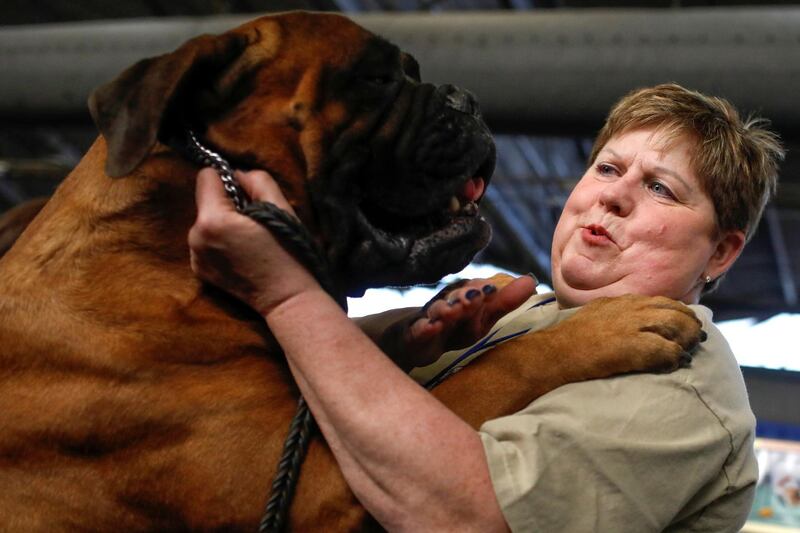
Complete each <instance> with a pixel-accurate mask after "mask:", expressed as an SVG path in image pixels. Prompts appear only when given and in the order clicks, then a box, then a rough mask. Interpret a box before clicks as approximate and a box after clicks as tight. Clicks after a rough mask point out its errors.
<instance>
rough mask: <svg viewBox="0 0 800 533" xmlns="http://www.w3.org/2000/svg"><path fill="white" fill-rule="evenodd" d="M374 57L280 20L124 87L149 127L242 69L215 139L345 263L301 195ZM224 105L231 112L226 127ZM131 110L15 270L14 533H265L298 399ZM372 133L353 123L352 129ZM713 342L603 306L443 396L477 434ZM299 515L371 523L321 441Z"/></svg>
mask: <svg viewBox="0 0 800 533" xmlns="http://www.w3.org/2000/svg"><path fill="white" fill-rule="evenodd" d="M370 39H372V37H371V36H370V34H368V33H367V32H365V31H364V30H362V29H361V28H359V27H357V26H356V25H354V24H352V23H350V22H349V21H347V20H346V19H343V18H340V17H337V16H311V15H303V14H294V15H284V16H280V17H273V18H263V19H259V20H257V21H254V22H253V23H250V24H248V25H246V26H244V27H242V28H239V29H237V30H234V31H232V32H229V33H228V34H225V35H223V36H221V37H216V38H212V37H204V38H200V39H198V40H195V41H192V42H190V43H188V44H187V45H186V46H185V47H184V49H183V52H181V53H176V54H175V55H174V56H170V57H169V61H168V62H166V63H164V66H163V68H162V69H161V70H160V71H155V70H153V69H145V68H140V69H139V70H136V68H134V70H133V71H129V72H128V74H123V78H124V77H125V76H126V75H127V76H129V78H130V80H134V79H135V78H136V77H137V76H139V77H141V76H144V77H148V76H150V77H152V79H149V81H148V82H147V85H146V89H147V91H145V92H142V93H141V94H138V95H137V98H142V99H143V100H142V101H140V102H138V104H137V105H138V112H147V113H154V114H156V115H159V114H163V113H165V109H166V106H167V105H168V103H163V105H161V103H159V102H157V101H155V100H158V98H156V96H158V95H159V94H160V93H158V91H162V93H163V94H169V95H173V94H177V93H176V91H183V92H186V87H184V86H181V87H179V88H177V89H176V87H175V85H176V84H179V85H180V84H186V83H189V82H187V81H186V79H183V80H177V81H176V80H175V79H174V78H171V74H170V73H171V72H173V71H175V70H176V69H182V68H183V69H185V68H188V67H187V66H186V64H178V63H181V62H183V63H188V64H191V65H196V64H198V63H203V64H204V65H205V66H207V68H209V69H217V70H219V68H218V65H219V64H225V65H231V64H232V65H233V67H232V68H226V69H222V70H221V71H223V72H224V75H223V77H222V78H221V80H219V82H218V83H217V84H216V86H215V87H214V90H213V91H210V92H208V94H201V95H200V96H199V97H198V98H196V99H195V100H194V104H195V105H196V107H195V108H194V109H195V110H198V109H199V110H200V111H202V112H203V113H206V116H207V117H210V118H209V119H208V123H207V130H206V134H205V135H206V138H207V139H209V140H210V141H211V142H212V143H213V144H214V145H215V146H217V147H219V148H220V149H222V150H224V151H225V152H226V153H228V154H234V155H237V156H238V157H239V158H240V159H249V161H251V162H252V163H253V164H254V165H258V166H264V167H267V168H269V169H270V171H271V172H272V173H273V174H274V175H275V176H277V177H278V178H279V180H280V183H281V184H282V186H283V188H284V191H285V193H286V195H287V197H288V198H289V199H290V201H291V203H292V205H293V206H294V208H295V210H296V212H297V213H298V214H299V215H300V217H301V218H302V219H303V221H304V223H305V224H307V226H308V227H309V228H310V229H311V230H312V232H314V234H315V235H317V236H318V237H319V240H320V243H321V244H322V245H323V246H329V244H328V243H327V242H326V240H328V239H330V233H329V232H326V231H325V229H326V228H325V227H323V226H324V225H325V221H324V220H321V219H320V217H319V216H318V214H317V213H315V212H314V211H313V210H312V205H311V202H310V200H309V198H308V197H307V195H308V190H307V184H306V180H307V176H319V175H320V174H321V173H320V172H319V167H320V166H321V165H323V164H324V160H325V158H326V157H327V154H328V152H329V151H330V147H331V141H330V139H331V138H332V136H334V135H338V134H340V133H337V132H341V131H342V130H343V129H344V125H345V123H347V120H349V119H350V118H351V117H350V116H349V115H348V113H349V111H348V110H347V109H346V108H345V107H344V106H343V105H341V104H340V103H338V102H336V101H330V100H325V99H324V98H323V97H322V96H323V95H320V94H319V91H320V87H321V85H320V83H321V82H320V79H321V77H322V76H323V73H325V72H330V71H336V70H337V69H338V70H346V69H350V68H352V65H351V62H352V58H354V57H358V56H359V54H361V53H362V49H363V47H365V46H366V45H367V43H368V42H369V41H370ZM330 43H336V46H331V45H330ZM237 46H238V47H242V46H243V47H244V50H243V51H241V50H240V51H239V52H237V53H234V52H233V49H234V48H236V47H237ZM187 50H190V52H191V53H188V52H187ZM287 50H291V54H289V53H286V51H287ZM234 56H235V59H231V58H232V57H234ZM244 72H246V73H247V75H246V78H247V83H242V79H243V78H242V76H243V74H242V73H244ZM190 82H192V80H190ZM126 83H128V82H126ZM116 87H118V85H117V86H116ZM154 94H155V95H156V96H154ZM129 96H130V95H128V97H129ZM115 99H116V100H115ZM220 99H227V100H226V101H234V102H235V105H234V107H233V110H232V111H231V112H228V113H221V112H219V109H218V108H217V107H215V106H217V101H218V100H220ZM121 100H124V99H123V98H122V97H121V96H120V97H118V98H117V97H115V96H113V95H112V96H109V95H108V94H106V95H105V102H109V101H116V102H117V104H118V105H117V107H115V108H113V109H111V110H105V111H104V110H102V109H98V106H100V105H101V103H99V102H98V101H97V100H95V101H94V104H93V105H94V107H95V115H96V117H97V116H99V120H98V122H99V123H100V126H101V129H102V130H103V131H104V134H105V138H103V137H101V138H99V139H98V140H97V141H96V142H95V144H94V145H93V146H92V147H91V149H90V150H89V152H88V153H87V155H86V156H85V157H84V159H83V160H82V161H81V162H80V164H79V165H78V166H77V167H76V168H75V170H74V171H73V172H72V173H71V174H70V175H69V177H68V178H67V179H66V181H65V182H64V183H63V184H62V185H61V186H60V188H59V189H58V191H57V192H56V193H55V195H54V196H53V198H52V200H51V201H50V202H49V203H48V204H47V205H46V206H45V208H44V209H43V210H42V212H41V213H40V215H39V216H38V217H37V218H36V219H35V220H34V221H33V223H32V224H31V225H30V226H29V227H28V229H27V230H26V231H25V233H24V234H23V235H22V236H21V237H20V238H19V240H18V242H17V243H16V245H15V246H14V247H13V248H12V249H11V250H10V251H9V252H8V253H7V255H6V256H5V257H3V258H2V259H0V343H1V344H0V346H2V348H0V405H2V408H0V487H2V489H0V529H3V530H6V531H45V530H46V531H66V530H90V531H173V530H184V529H189V530H202V531H205V530H216V529H225V530H229V529H230V530H251V531H252V530H254V529H255V527H256V525H257V523H258V521H259V518H260V516H261V513H262V510H263V507H264V504H265V500H266V497H267V492H268V488H269V484H270V480H271V477H272V475H273V472H274V469H275V465H276V462H277V458H278V455H279V452H280V448H281V445H282V441H283V438H284V435H285V432H286V429H287V424H288V421H289V419H290V418H291V416H292V414H293V412H294V409H295V401H296V398H297V391H296V388H295V386H294V385H293V383H292V380H291V377H290V375H289V373H288V370H287V368H286V365H285V364H284V362H283V360H282V359H281V358H280V357H275V356H271V355H269V354H271V353H275V349H276V346H275V343H274V341H273V339H272V337H271V335H270V333H269V331H268V330H267V329H266V327H265V325H264V324H263V322H262V321H261V320H260V317H257V316H255V315H254V314H252V313H251V312H250V311H249V310H247V309H245V308H243V307H242V306H240V305H239V304H238V303H236V302H234V301H232V300H231V299H229V298H228V297H227V296H226V295H224V294H221V293H219V292H218V291H216V290H215V289H213V288H210V287H207V286H204V285H203V284H202V283H201V282H200V281H198V280H197V279H196V278H195V276H194V275H193V274H192V272H191V271H190V269H189V258H188V249H187V245H186V235H187V231H188V228H189V227H190V225H191V224H192V222H193V219H194V217H195V208H194V200H193V187H194V177H195V175H196V173H197V170H198V167H197V166H195V165H194V164H191V163H189V162H187V161H186V160H185V159H184V158H183V157H181V156H180V155H179V154H178V153H177V152H176V151H174V150H173V149H171V148H168V147H167V146H165V145H163V144H157V145H156V146H155V147H154V148H153V149H152V150H151V149H150V144H152V142H154V141H155V136H156V135H165V134H164V129H165V128H167V129H168V125H166V126H165V124H164V123H163V121H160V120H155V122H153V121H150V122H149V123H154V124H156V125H158V124H161V126H159V128H160V131H133V132H132V131H131V130H130V129H126V128H124V127H121V126H119V124H118V123H117V124H116V125H111V126H109V125H108V123H104V121H117V122H118V121H126V120H132V119H130V117H129V116H128V114H129V113H133V112H135V111H136V109H137V105H128V104H130V102H128V103H127V104H126V103H125V102H121ZM170 105H171V104H170ZM145 108H146V109H145ZM198 112H199V111H198ZM360 127H363V128H367V127H368V125H367V124H363V125H362V124H359V123H357V122H356V123H348V124H347V130H346V133H347V134H348V135H352V134H353V131H355V130H357V129H358V128H360ZM159 128H156V129H159ZM167 133H169V132H167ZM107 143H108V144H107ZM131 147H134V148H135V149H131ZM104 168H107V169H109V171H110V173H111V174H124V177H121V178H111V177H109V175H108V174H107V173H106V172H105V171H104ZM622 315H624V316H625V317H626V319H625V320H620V319H619V317H620V316H622ZM646 329H649V331H650V332H645V330H646ZM652 331H658V332H660V333H661V334H662V335H663V336H664V337H667V338H669V339H672V340H673V341H674V342H672V341H669V340H667V339H665V338H662V337H659V336H658V335H653V333H652ZM698 334H699V330H698V326H697V324H696V321H695V320H694V319H693V318H692V317H690V316H689V315H687V314H686V313H685V311H684V310H683V309H682V308H680V307H678V306H677V304H674V303H672V302H669V301H667V300H662V299H655V300H653V299H640V298H627V299H620V300H613V301H601V302H597V303H595V304H592V305H590V306H587V307H586V308H585V309H584V310H582V311H580V312H579V313H577V314H576V315H575V317H573V318H572V319H570V320H567V321H566V322H564V323H562V324H561V325H559V326H557V327H555V328H552V329H550V330H547V331H541V332H538V333H535V334H531V335H528V336H525V337H524V338H522V339H520V340H517V341H515V342H510V343H507V344H504V345H502V346H501V347H499V348H498V349H496V350H495V351H494V353H492V354H491V356H486V357H483V358H482V359H481V360H479V361H478V362H477V363H475V364H474V365H472V366H470V367H469V368H467V369H465V370H464V371H462V372H460V373H459V374H457V375H456V376H455V377H453V378H451V379H450V380H448V381H446V382H444V384H442V385H441V386H440V387H438V388H437V389H436V390H435V391H434V394H435V395H436V396H437V397H438V398H440V399H441V400H442V401H443V402H444V403H445V404H447V405H448V406H450V407H451V408H452V409H454V410H455V411H456V412H457V413H458V414H459V415H460V416H462V417H463V418H464V419H465V420H467V421H468V422H469V423H470V424H472V425H473V426H474V427H476V428H477V427H478V426H479V425H480V423H481V422H483V421H485V420H487V419H489V418H493V417H497V416H500V415H504V414H509V413H511V412H514V411H515V410H517V409H519V408H521V407H523V406H524V405H526V404H527V403H528V402H530V401H531V400H533V399H534V398H535V397H537V396H539V395H541V394H543V393H544V392H547V391H549V390H552V389H553V388H555V387H557V386H559V385H561V384H563V383H566V382H570V381H577V380H583V379H589V378H595V377H604V376H608V375H612V374H616V373H620V372H628V371H635V370H648V369H654V368H672V367H674V366H675V365H677V364H678V362H679V360H680V355H681V353H682V351H683V350H684V349H685V348H688V347H689V346H690V345H691V344H693V343H694V342H696V339H697V336H698ZM399 423H401V422H399ZM296 501H297V502H298V503H297V504H296V505H295V506H294V507H293V508H292V512H291V517H290V518H291V529H292V530H293V531H309V530H319V529H324V530H326V531H346V530H353V529H358V528H360V527H362V526H363V524H364V523H365V522H364V521H365V519H366V514H365V512H364V510H363V509H362V508H361V507H360V506H359V504H358V502H357V501H356V500H355V498H354V497H353V495H352V493H351V492H350V491H349V489H348V488H347V486H346V484H345V482H344V480H343V478H342V476H341V474H340V472H339V470H338V468H337V467H336V464H335V462H334V460H333V458H332V456H331V454H330V452H329V451H328V450H327V448H326V446H325V445H324V443H323V442H322V441H321V440H320V439H316V440H315V441H314V442H313V444H312V445H311V449H310V451H309V454H308V458H307V459H306V462H305V464H304V466H303V471H302V476H301V480H300V484H299V487H298V493H297V498H296Z"/></svg>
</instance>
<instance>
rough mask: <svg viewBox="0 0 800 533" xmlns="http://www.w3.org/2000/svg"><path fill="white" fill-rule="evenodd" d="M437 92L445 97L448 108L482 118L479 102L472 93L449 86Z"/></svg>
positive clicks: (438, 89)
mask: <svg viewBox="0 0 800 533" xmlns="http://www.w3.org/2000/svg"><path fill="white" fill-rule="evenodd" d="M436 91H437V92H439V93H440V94H442V96H444V99H445V103H446V104H447V106H448V107H452V108H453V109H455V110H456V111H460V112H462V113H466V114H468V115H472V116H474V117H478V116H480V114H481V110H480V107H479V106H478V101H477V100H476V99H475V96H474V95H473V94H472V93H471V92H469V91H467V90H465V89H460V88H458V87H456V86H454V85H449V84H448V85H441V86H439V88H437V89H436Z"/></svg>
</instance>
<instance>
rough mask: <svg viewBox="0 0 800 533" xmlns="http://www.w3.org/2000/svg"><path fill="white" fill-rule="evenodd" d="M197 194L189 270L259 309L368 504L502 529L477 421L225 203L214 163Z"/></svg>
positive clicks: (246, 181)
mask: <svg viewBox="0 0 800 533" xmlns="http://www.w3.org/2000/svg"><path fill="white" fill-rule="evenodd" d="M239 178H240V181H241V182H242V184H243V185H244V186H245V187H246V188H247V189H248V192H249V193H250V195H251V196H252V197H253V198H255V199H259V200H268V201H272V202H273V203H276V204H277V205H279V206H280V207H282V208H284V209H290V208H289V206H288V204H287V203H286V201H285V199H284V198H283V196H282V195H281V194H280V192H279V191H278V189H277V186H276V185H275V183H274V182H273V181H272V180H271V179H270V178H269V177H268V176H266V175H265V174H264V173H250V174H248V175H240V176H239ZM197 201H198V219H197V222H196V224H195V226H194V227H193V228H192V230H191V232H190V235H189V242H190V246H191V249H192V266H193V268H194V270H195V271H196V272H197V273H198V274H199V275H200V276H201V277H203V278H205V279H206V280H208V281H210V282H212V283H214V284H216V285H219V286H221V287H223V288H224V289H226V290H227V291H228V292H230V293H231V294H233V295H234V296H236V297H238V298H240V299H242V300H243V301H245V302H246V303H248V304H249V305H251V306H252V307H253V308H254V309H256V310H257V311H259V312H260V313H261V314H262V315H263V316H264V318H265V320H266V321H267V324H268V325H269V327H270V329H271V330H272V332H273V334H274V335H275V337H276V339H277V340H278V342H279V343H280V344H281V346H282V347H283V349H284V351H285V353H286V357H287V361H288V362H289V366H290V368H291V370H292V373H293V375H294V377H295V379H296V381H297V383H298V386H299V387H300V389H301V391H302V392H303V395H304V396H305V397H306V400H307V401H308V403H309V405H310V407H311V410H312V412H313V413H314V415H315V418H316V420H317V422H318V424H319V426H320V428H321V430H322V432H323V434H324V436H325V438H326V440H327V441H328V443H329V445H330V447H331V449H332V450H333V452H334V454H335V456H336V458H337V461H338V462H339V465H340V467H341V468H342V471H343V473H344V476H345V478H346V479H347V481H348V483H349V484H350V486H351V488H352V489H353V491H354V492H355V493H356V495H357V496H358V498H359V500H360V501H361V502H362V503H363V504H364V506H365V507H366V508H367V509H368V510H369V512H370V513H371V514H373V516H375V518H376V519H377V520H378V521H379V522H381V524H382V525H383V526H384V527H386V528H388V529H391V530H413V531H433V530H435V531H439V530H450V529H453V530H459V531H470V530H479V531H493V530H505V529H506V525H505V521H504V519H503V516H502V513H501V511H500V507H499V505H498V503H497V500H496V498H495V495H494V491H493V488H492V484H491V480H490V478H489V471H488V467H487V463H486V459H485V456H484V450H483V446H482V444H481V441H480V439H479V437H478V435H477V433H475V431H474V430H473V429H472V428H471V427H470V426H468V425H467V424H466V423H465V422H463V421H462V420H461V419H459V418H458V417H457V416H455V415H454V414H453V413H452V412H451V411H450V410H448V409H447V408H446V407H444V406H443V405H442V404H441V403H439V402H438V401H437V400H436V399H435V398H434V397H433V396H431V395H430V394H429V393H428V392H427V391H426V390H424V389H423V388H422V387H420V386H418V385H417V384H416V383H414V382H413V381H412V380H411V379H410V378H408V377H407V376H406V375H405V374H404V373H403V372H402V371H401V370H400V369H399V368H398V367H397V366H395V365H394V364H393V363H392V362H391V360H390V359H389V358H387V357H386V355H384V353H383V352H381V351H380V350H379V349H378V348H377V346H376V345H375V344H374V343H373V342H372V341H371V340H370V339H369V338H367V336H366V335H365V334H364V333H363V332H362V331H361V330H360V329H359V328H358V327H357V326H356V325H355V324H354V323H353V322H352V321H350V320H349V319H348V318H347V317H346V316H345V315H344V313H343V312H342V311H341V310H340V309H339V307H338V306H337V304H336V303H335V302H334V301H333V300H332V299H331V298H330V297H329V296H328V295H327V294H325V293H324V292H323V291H322V290H321V288H320V287H319V285H318V284H317V283H316V281H314V279H313V278H312V277H311V276H310V275H309V274H308V273H307V272H306V271H305V270H304V269H303V268H302V267H300V266H299V265H298V264H297V263H296V262H295V261H294V259H293V258H292V257H291V256H290V255H289V254H287V253H285V252H284V251H283V250H282V249H281V247H280V246H279V245H278V244H277V243H276V242H275V241H274V240H273V239H272V237H271V235H269V233H268V232H266V231H264V230H263V228H261V227H259V226H258V225H257V224H256V223H254V222H253V221H251V220H249V219H247V218H246V217H242V216H240V215H238V214H237V213H235V212H234V211H233V209H232V207H231V206H230V204H229V202H228V200H227V198H225V196H224V192H223V189H222V187H221V185H220V183H219V180H218V178H217V176H216V175H215V173H213V171H203V172H201V173H200V175H199V176H198V185H197ZM522 283H523V284H525V283H527V284H528V285H530V288H532V286H533V281H532V280H529V281H527V282H525V281H523V282H522ZM530 292H531V291H530V290H528V294H530ZM463 294H464V295H466V293H463ZM464 297H466V296H464ZM451 307H454V306H448V309H450V308H451ZM441 311H442V312H445V313H446V312H449V311H448V310H445V309H441ZM434 322H436V321H434ZM429 325H430V324H429ZM437 327H438V326H437Z"/></svg>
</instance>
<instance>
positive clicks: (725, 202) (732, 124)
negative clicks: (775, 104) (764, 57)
mask: <svg viewBox="0 0 800 533" xmlns="http://www.w3.org/2000/svg"><path fill="white" fill-rule="evenodd" d="M768 125H769V122H768V121H767V120H765V119H762V118H756V117H750V118H748V119H747V120H742V119H741V118H740V117H739V113H738V112H737V111H736V109H735V108H734V107H733V106H732V105H731V104H730V103H729V102H728V101H727V100H725V99H723V98H716V97H711V96H706V95H704V94H701V93H699V92H696V91H691V90H689V89H686V88H684V87H681V86H680V85H677V84H664V85H657V86H655V87H651V88H646V89H639V90H635V91H633V92H631V93H629V94H627V95H626V96H625V97H623V98H622V99H621V100H620V101H619V102H617V104H616V105H615V106H614V107H613V108H612V109H611V112H610V113H609V115H608V118H607V119H606V123H605V125H604V126H603V129H601V130H600V133H599V134H598V136H597V139H596V140H595V143H594V147H593V148H592V155H591V161H594V160H595V158H596V157H597V153H598V152H599V151H600V150H601V149H602V148H603V146H605V144H606V143H607V142H608V141H609V139H611V138H612V137H614V136H616V135H619V134H621V133H625V132H627V131H630V130H634V129H639V128H645V127H655V128H658V129H659V130H661V131H663V132H665V133H666V135H667V139H675V138H678V137H683V136H686V135H688V136H690V137H693V138H694V139H696V141H697V144H696V150H695V153H694V154H693V158H692V166H693V168H694V170H695V172H696V174H697V177H698V179H699V180H700V184H701V187H702V189H703V192H705V193H706V194H707V195H708V197H709V198H710V199H711V201H712V203H713V204H714V210H715V212H716V218H717V220H716V222H717V230H718V231H723V232H724V231H728V230H741V231H743V232H744V233H745V235H746V238H747V240H750V238H751V237H752V236H753V233H755V230H756V227H757V226H758V222H759V220H760V219H761V215H762V213H763V211H764V206H765V205H766V204H767V202H768V201H769V199H770V197H771V196H772V195H773V194H774V193H775V189H776V186H777V181H778V164H779V162H780V161H781V160H783V157H784V150H783V147H782V145H781V142H780V139H779V137H778V135H777V134H775V133H774V132H772V131H770V130H769V129H767V127H768ZM590 164H591V163H590Z"/></svg>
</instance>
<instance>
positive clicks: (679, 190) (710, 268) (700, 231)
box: [552, 129, 744, 307]
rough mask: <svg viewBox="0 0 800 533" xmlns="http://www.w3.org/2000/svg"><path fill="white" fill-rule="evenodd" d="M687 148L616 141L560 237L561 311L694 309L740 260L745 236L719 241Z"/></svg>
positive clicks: (625, 138) (593, 169) (643, 135)
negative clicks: (621, 306) (614, 301)
mask: <svg viewBox="0 0 800 533" xmlns="http://www.w3.org/2000/svg"><path fill="white" fill-rule="evenodd" d="M691 148H692V145H691V139H689V138H682V137H681V138H678V139H676V140H673V141H672V142H671V143H669V144H667V143H665V142H664V137H663V135H662V133H661V132H659V131H658V130H655V129H638V130H632V131H628V132H625V133H622V134H620V135H618V136H616V137H613V138H611V139H610V140H609V141H608V143H606V145H605V146H604V147H603V149H602V150H601V151H600V152H599V153H598V156H597V159H596V160H595V161H594V162H593V164H592V165H591V166H590V168H589V169H588V170H587V171H586V174H584V176H583V177H582V178H581V180H580V181H579V182H578V184H577V185H576V186H575V189H574V190H573V191H572V194H571V195H570V197H569V199H568V200H567V203H566V205H565V206H564V211H563V212H562V214H561V218H560V220H559V222H558V225H557V226H556V230H555V234H554V236H553V249H552V267H553V283H554V287H555V291H556V295H557V296H558V300H559V303H560V304H561V306H562V307H573V306H577V305H583V304H585V303H587V302H589V301H591V300H593V299H594V298H597V297H600V296H619V295H622V294H627V293H632V294H643V295H650V296H655V295H662V296H669V297H671V298H674V299H676V300H681V301H683V302H686V303H696V302H697V301H698V300H699V296H700V291H701V289H702V287H703V281H702V279H703V278H704V277H705V276H706V275H710V276H711V277H712V278H716V277H718V276H719V275H721V274H722V273H723V272H724V271H725V270H726V269H727V268H728V267H729V266H730V264H731V263H732V262H733V260H735V258H736V257H737V256H738V254H739V252H740V251H741V247H742V246H743V244H744V235H743V234H742V232H728V234H725V235H718V234H717V231H716V222H715V213H714V206H713V204H712V203H711V200H710V199H709V198H708V197H707V196H706V194H705V193H704V192H703V191H702V189H701V188H700V183H699V181H698V179H697V176H696V175H695V172H694V170H693V169H692V167H691V157H692V150H691Z"/></svg>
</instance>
